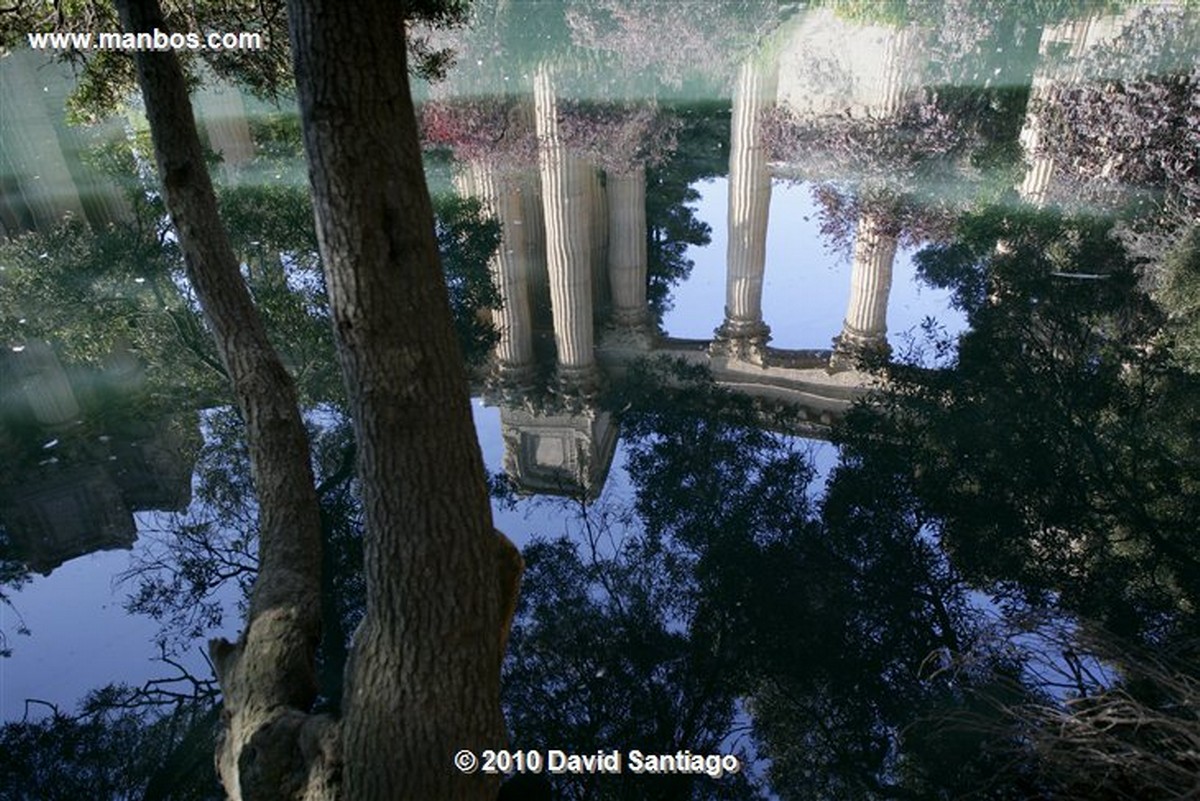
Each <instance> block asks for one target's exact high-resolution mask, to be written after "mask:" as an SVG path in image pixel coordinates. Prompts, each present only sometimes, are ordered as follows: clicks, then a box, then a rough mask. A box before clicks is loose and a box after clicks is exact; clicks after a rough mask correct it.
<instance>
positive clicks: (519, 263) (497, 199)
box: [455, 161, 534, 384]
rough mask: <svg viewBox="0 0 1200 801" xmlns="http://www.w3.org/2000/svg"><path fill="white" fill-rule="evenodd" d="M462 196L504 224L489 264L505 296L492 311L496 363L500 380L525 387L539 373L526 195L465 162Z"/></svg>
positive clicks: (459, 179) (489, 168)
mask: <svg viewBox="0 0 1200 801" xmlns="http://www.w3.org/2000/svg"><path fill="white" fill-rule="evenodd" d="M455 182H456V184H458V188H459V191H460V193H462V194H466V195H469V196H472V197H475V198H477V199H478V200H479V201H480V203H481V204H482V205H483V209H484V213H485V214H487V215H488V216H490V217H493V218H495V219H496V220H497V222H499V224H500V246H499V247H498V248H497V249H496V253H495V254H493V256H492V259H491V261H489V262H488V269H489V271H490V272H491V276H492V281H493V282H494V283H495V285H496V288H497V289H498V290H499V292H500V297H501V300H502V303H501V307H500V308H499V309H496V310H494V311H493V312H492V324H493V325H495V326H496V330H497V331H498V332H499V334H500V340H499V342H497V343H496V350H495V359H496V367H497V369H498V371H499V373H500V378H501V380H503V381H506V382H513V383H515V384H523V383H524V382H526V381H528V380H529V379H530V378H531V377H532V375H533V370H534V359H533V319H532V312H531V310H530V298H529V274H528V273H529V253H528V249H527V244H526V242H525V231H526V225H525V221H524V219H523V211H522V203H521V191H520V188H519V187H518V186H517V185H516V184H515V182H511V181H508V180H506V179H505V178H503V177H501V176H500V175H499V174H498V173H497V171H496V168H495V165H493V164H491V163H489V162H486V161H473V162H470V163H468V164H466V165H465V166H464V167H463V169H462V170H461V171H460V173H459V175H458V176H456V179H455Z"/></svg>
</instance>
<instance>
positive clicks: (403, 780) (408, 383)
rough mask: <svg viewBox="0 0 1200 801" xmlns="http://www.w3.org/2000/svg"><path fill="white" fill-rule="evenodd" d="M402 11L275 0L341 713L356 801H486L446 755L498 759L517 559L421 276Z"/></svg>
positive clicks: (431, 275) (421, 191)
mask: <svg viewBox="0 0 1200 801" xmlns="http://www.w3.org/2000/svg"><path fill="white" fill-rule="evenodd" d="M404 7H405V4H403V3H394V2H387V1H386V0H369V2H356V3H347V2H345V1H344V0H291V1H290V2H289V16H290V26H291V36H292V50H293V57H294V59H295V68H296V83H297V89H298V93H299V99H300V111H301V123H302V129H303V134H304V144H305V149H306V151H307V155H308V161H309V177H310V181H311V184H312V192H313V205H314V207H315V210H316V218H317V231H318V236H319V239H320V243H321V255H322V257H323V261H324V268H325V278H326V284H327V287H328V291H329V301H330V310H331V315H332V318H333V324H334V334H335V339H336V343H337V351H338V359H339V362H340V365H341V369H342V374H343V378H344V380H345V383H346V387H347V391H348V395H349V400H350V409H351V414H352V418H353V421H354V430H355V435H356V438H357V442H358V470H359V478H360V481H361V486H362V494H363V499H362V500H363V505H364V512H365V523H366V533H365V536H366V540H365V543H364V551H365V571H366V582H367V600H366V614H365V617H364V619H363V622H362V624H361V625H360V627H359V630H358V631H357V632H356V634H355V637H354V644H353V651H352V653H351V657H350V665H349V667H348V669H347V674H348V675H347V684H346V690H345V694H344V697H343V709H342V737H343V739H342V744H343V788H342V789H343V794H344V797H345V798H347V799H354V801H374V800H375V799H388V801H405V800H410V801H431V800H432V799H438V800H439V801H453V799H489V801H490V799H491V798H494V797H495V793H496V783H495V777H488V776H483V775H480V774H477V773H476V774H463V773H460V772H458V771H457V770H456V769H455V767H454V764H453V758H454V755H455V753H456V752H457V751H458V750H459V749H463V748H467V749H471V750H473V751H475V752H478V751H480V750H481V749H485V748H499V747H503V744H504V736H505V735H504V725H503V720H502V717H501V713H500V702H499V695H500V688H499V674H500V660H501V651H502V648H503V634H501V635H500V636H497V633H498V632H503V631H505V630H506V627H507V618H508V614H509V613H510V611H511V606H512V603H513V601H514V600H515V583H516V581H517V578H518V576H519V555H517V554H516V552H515V550H514V549H512V546H511V545H507V547H505V545H504V544H503V543H505V542H506V541H504V540H503V539H502V538H500V537H497V535H496V534H495V532H494V530H493V528H492V521H491V509H490V506H489V502H488V496H487V492H486V485H485V481H484V471H483V462H482V459H481V456H480V451H479V445H478V442H477V440H476V437H475V430H474V425H473V422H472V417H471V409H470V398H469V395H468V384H467V376H466V372H465V367H464V365H463V361H462V356H461V353H460V350H459V345H458V342H457V340H456V337H455V333H454V328H453V325H452V322H451V316H450V308H449V300H448V296H447V292H446V287H445V282H444V279H443V276H442V271H441V268H440V265H439V261H438V253H437V246H436V240H435V238H434V230H433V211H432V207H431V204H430V201H429V195H428V190H427V189H426V185H425V175H424V170H423V167H422V164H421V152H420V145H419V142H418V137H417V125H416V118H415V115H414V112H413V105H412V98H411V95H410V93H409V86H408V66H407V63H406V55H405V35H404V27H403V21H402V15H403V13H404Z"/></svg>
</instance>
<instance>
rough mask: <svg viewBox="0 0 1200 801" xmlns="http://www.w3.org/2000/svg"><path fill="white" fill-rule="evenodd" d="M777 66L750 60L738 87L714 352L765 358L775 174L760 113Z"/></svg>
mask: <svg viewBox="0 0 1200 801" xmlns="http://www.w3.org/2000/svg"><path fill="white" fill-rule="evenodd" d="M775 81H776V76H775V68H774V66H773V65H762V64H757V63H755V62H752V61H751V62H746V63H745V64H743V65H742V66H741V68H740V69H739V70H738V77H737V83H736V85H735V87H734V92H733V118H732V121H731V131H730V147H729V244H728V247H727V250H726V256H725V261H726V267H725V269H726V284H725V322H724V323H722V325H721V327H720V328H718V329H717V330H716V339H715V340H714V342H713V349H714V352H717V353H723V354H725V355H728V356H730V357H733V358H738V359H744V360H747V361H751V362H754V363H755V364H762V363H763V359H764V357H765V355H766V345H767V341H768V340H769V339H770V338H771V337H770V329H768V328H767V326H766V324H765V323H763V319H762V292H763V272H764V269H765V267H766V244H767V214H768V211H769V209H770V205H771V176H770V173H769V172H768V171H767V156H766V149H765V147H764V145H763V141H762V128H761V126H760V125H759V118H760V115H761V113H762V111H763V110H764V109H765V108H767V107H769V106H770V105H771V104H772V103H773V102H774V94H775Z"/></svg>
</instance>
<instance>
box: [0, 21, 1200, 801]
mask: <svg viewBox="0 0 1200 801" xmlns="http://www.w3.org/2000/svg"><path fill="white" fill-rule="evenodd" d="M427 46H428V47H429V48H431V49H436V48H441V47H445V48H450V49H451V50H452V51H453V53H454V56H455V63H454V65H453V66H452V67H451V68H450V69H449V70H448V72H447V74H446V76H445V77H444V78H442V79H441V80H438V81H435V82H433V83H432V84H427V83H419V84H418V85H417V86H416V87H415V88H414V91H415V92H416V93H417V95H418V100H419V108H418V114H419V117H420V120H419V124H420V126H421V130H422V135H423V137H424V140H425V142H426V144H427V163H426V167H427V173H428V177H429V182H430V187H431V190H432V192H433V194H434V195H435V198H436V203H435V205H436V206H437V212H438V226H439V228H438V230H439V237H440V241H441V244H442V252H443V261H444V262H445V265H446V269H447V275H448V280H449V282H450V286H451V295H452V303H453V305H454V307H455V315H456V320H457V322H458V323H459V329H460V334H461V336H462V341H463V348H464V353H465V355H466V357H467V359H468V361H469V362H470V364H471V365H472V387H471V392H472V395H473V397H474V398H475V399H476V400H475V403H474V405H473V409H474V412H475V420H476V427H477V430H478V433H479V440H480V445H481V448H482V451H483V457H484V461H485V463H486V466H487V469H488V472H489V474H491V476H492V484H493V497H494V499H495V504H494V508H495V514H496V520H497V526H498V527H499V528H500V529H501V530H503V531H505V532H506V533H507V534H508V535H509V536H510V537H511V538H512V539H513V540H514V541H515V542H517V543H518V544H519V545H520V546H521V547H522V549H523V551H524V553H525V557H526V561H527V573H526V576H525V580H524V584H523V587H522V605H521V607H520V609H519V611H518V618H517V622H516V625H515V628H514V631H513V634H512V638H511V641H510V643H509V657H508V661H507V663H506V666H505V704H506V709H507V712H508V716H509V721H510V727H511V730H512V741H513V747H514V748H519V749H536V750H538V751H539V752H540V753H543V754H544V753H545V752H546V751H547V750H548V749H564V750H567V751H572V752H576V753H595V752H597V751H605V752H608V751H611V750H612V749H619V750H621V751H622V752H628V751H629V750H630V749H640V750H642V751H644V752H648V753H651V752H652V753H675V752H678V751H680V750H685V749H686V750H689V751H691V752H692V753H694V754H722V753H728V754H734V755H736V756H737V757H738V759H739V760H741V762H742V763H743V766H744V769H743V770H742V771H741V772H739V773H738V774H736V775H732V776H728V775H726V776H721V777H720V778H713V777H711V776H708V775H702V774H699V775H697V774H675V775H669V776H664V775H647V774H635V773H633V772H631V771H626V772H624V773H622V774H621V775H615V776H614V775H609V776H579V775H575V776H561V777H556V778H554V779H553V781H552V786H553V788H554V793H555V794H556V797H561V798H571V799H585V798H587V799H592V798H631V799H632V798H638V799H640V798H663V799H667V798H671V799H676V798H678V799H685V798H704V799H709V798H711V799H717V798H756V797H778V798H831V799H842V798H956V797H963V796H968V795H971V794H978V795H980V796H982V797H987V798H1032V797H1045V798H1108V797H1112V798H1128V797H1137V798H1172V797H1181V796H1182V795H1183V794H1184V793H1185V792H1186V791H1187V790H1188V789H1189V788H1192V784H1191V782H1193V781H1194V778H1193V777H1194V776H1195V775H1197V771H1200V764H1198V763H1197V757H1196V755H1195V749H1194V748H1191V750H1190V751H1189V746H1188V743H1189V742H1193V741H1194V740H1193V739H1192V738H1195V737H1197V736H1200V723H1198V721H1200V709H1198V708H1197V706H1196V701H1195V698H1196V696H1195V693H1194V688H1195V682H1196V681H1197V679H1198V674H1197V669H1196V665H1197V662H1196V661H1195V658H1194V657H1195V645H1194V644H1195V642H1196V641H1197V640H1196V637H1197V635H1200V617H1198V616H1197V609H1198V606H1197V604H1198V603H1200V540H1198V539H1197V536H1198V534H1200V532H1197V526H1196V521H1197V520H1200V449H1198V448H1200V446H1198V445H1197V443H1198V442H1200V437H1198V434H1200V430H1198V427H1197V426H1198V422H1200V418H1198V416H1197V414H1196V412H1197V407H1196V403H1197V401H1196V399H1197V398H1198V397H1200V395H1198V394H1197V390H1198V389H1200V386H1197V382H1198V378H1197V376H1198V373H1200V322H1198V318H1197V310H1198V309H1200V262H1198V258H1200V224H1198V222H1197V220H1198V215H1197V209H1198V208H1200V172H1198V168H1197V155H1198V153H1200V133H1198V131H1200V116H1198V115H1200V88H1198V87H1200V84H1198V81H1200V68H1198V67H1197V53H1198V51H1200V47H1198V46H1200V13H1198V12H1197V11H1196V10H1195V8H1194V5H1193V6H1189V5H1187V4H1184V5H1182V6H1181V5H1176V4H1161V5H1160V4H1146V5H1143V4H1133V3H1120V2H1114V3H1109V4H1104V5H1101V4H1080V5H1073V4H1069V3H1062V4H1058V3H1025V4H1012V3H984V2H966V0H961V1H960V0H946V1H945V2H930V3H915V2H910V3H908V4H904V3H898V4H884V3H869V2H864V3H857V2H845V3H829V4H820V3H816V4H813V5H812V6H811V7H805V6H802V5H801V4H776V3H708V2H687V3H682V2H681V3H627V2H626V3H621V2H615V0H605V1H604V2H586V3H585V2H578V3H573V2H568V3H563V4H558V3H553V4H552V3H533V2H514V3H510V2H480V3H477V4H476V7H475V8H474V10H473V12H472V17H471V23H470V25H469V26H467V27H466V28H462V29H454V30H450V31H445V30H439V31H433V32H431V33H429V36H428V39H427ZM74 88H75V78H74V77H73V75H72V73H71V71H70V69H69V68H68V67H66V66H64V65H61V64H56V63H52V62H51V61H50V59H49V58H48V56H47V54H45V53H34V52H31V51H28V50H20V49H18V50H15V51H13V52H11V53H9V54H8V55H6V56H5V57H4V58H0V636H2V637H3V639H2V640H0V646H2V647H3V649H4V651H5V654H6V655H5V656H4V657H3V658H2V659H0V715H2V717H3V721H4V722H5V725H4V728H3V730H2V731H3V733H2V734H0V738H3V743H0V745H2V746H3V749H4V753H6V754H7V758H6V761H7V763H8V765H7V767H0V797H6V798H7V797H13V798H51V797H54V798H58V797H64V798H66V797H83V796H79V795H77V794H75V795H73V793H75V792H76V791H75V790H72V789H71V788H89V789H87V791H86V793H85V794H86V796H87V797H96V798H109V797H111V798H126V797H139V798H140V797H147V798H149V797H155V798H169V797H174V798H204V797H219V790H218V788H217V786H216V784H215V777H214V776H213V775H212V768H211V758H210V756H209V755H210V754H211V732H212V727H213V725H214V721H215V713H214V712H213V709H214V706H213V705H214V704H215V703H216V702H217V700H218V699H217V697H216V688H215V684H214V682H213V680H212V676H211V669H210V666H209V665H208V663H207V661H206V659H205V658H204V656H203V650H204V646H203V644H204V643H205V642H206V641H207V639H208V638H209V637H213V636H225V637H229V638H231V639H232V638H233V637H234V636H235V632H237V631H238V630H239V628H240V615H241V611H242V604H243V602H244V598H245V592H246V590H247V589H248V586H249V583H250V582H251V581H252V579H253V575H254V569H255V557H254V552H255V526H256V522H255V507H254V497H253V492H252V487H251V482H250V479H249V468H248V464H247V461H246V455H245V452H244V445H243V444H242V440H241V434H240V425H239V422H238V419H237V415H236V413H235V412H234V411H233V409H232V406H231V399H230V398H229V397H228V395H227V391H226V388H225V384H224V381H223V378H222V375H221V373H220V368H219V363H218V361H217V358H216V354H215V350H214V349H213V348H212V346H211V344H210V343H209V341H208V339H207V334H206V332H205V330H204V324H203V322H202V320H201V318H200V316H199V314H198V310H197V305H196V302H195V300H194V297H193V296H192V294H191V291H190V289H189V287H188V286H187V284H186V282H185V281H184V279H183V277H182V262H181V257H180V254H179V253H178V251H177V249H176V247H175V246H174V239H173V235H172V234H171V233H170V231H169V227H168V225H167V223H166V221H165V219H164V214H163V210H162V208H161V204H160V203H159V200H158V197H157V190H156V183H155V181H156V179H155V177H154V175H153V168H152V166H151V161H152V159H151V158H150V155H149V151H148V149H147V148H148V134H147V132H146V130H145V121H144V118H143V117H142V116H141V114H140V111H139V109H138V105H137V103H136V102H133V101H131V102H130V103H129V104H128V105H127V106H125V107H124V108H123V110H122V112H121V113H120V114H118V115H116V116H113V117H110V118H108V119H107V121H105V122H103V123H99V124H93V125H71V124H69V123H68V122H67V119H66V117H65V116H64V108H65V106H66V105H67V102H68V101H67V98H68V96H69V95H70V93H71V92H72V91H73V90H74ZM193 102H194V105H195V108H196V110H197V114H198V117H199V121H200V124H201V126H202V128H203V132H204V134H205V136H206V137H207V143H208V146H209V147H210V148H211V150H212V152H213V163H212V165H211V168H212V171H213V174H214V176H215V177H216V178H217V180H218V182H219V184H220V187H221V188H220V195H221V202H222V207H223V212H224V216H225V219H226V222H227V225H228V226H229V228H230V232H231V236H232V238H233V240H234V245H235V248H236V250H237V252H238V253H239V254H240V256H241V258H242V259H243V264H244V272H245V275H246V277H247V280H248V281H249V283H250V285H251V287H252V290H253V292H254V294H255V297H256V300H257V301H258V302H259V305H260V307H261V309H262V311H263V314H264V317H265V318H266V320H267V323H268V326H269V328H270V329H271V332H272V335H273V337H274V338H275V340H276V343H277V346H278V347H279V350H280V352H281V355H282V356H283V358H284V360H285V363H286V364H287V365H288V367H289V369H291V370H292V372H293V374H294V375H295V377H296V380H297V384H298V386H299V388H300V393H301V398H302V403H303V405H304V411H305V415H306V419H307V420H308V422H309V424H310V427H311V431H312V435H313V442H314V464H315V465H316V467H317V474H318V482H319V483H320V485H321V488H322V505H323V508H324V511H325V512H326V515H325V517H326V518H327V519H326V522H325V526H324V529H325V534H326V540H327V543H328V550H329V553H328V560H327V561H328V564H327V568H328V572H329V573H330V575H331V576H332V578H331V579H330V581H329V587H328V588H327V590H328V597H327V598H326V599H325V600H326V604H325V609H326V613H327V617H328V620H329V621H332V623H331V625H330V626H329V627H330V629H331V630H332V632H333V633H332V634H331V635H330V638H329V639H330V643H326V645H325V646H324V650H323V653H322V670H323V674H324V676H325V677H324V678H323V703H325V704H326V705H327V706H329V707H333V708H336V705H337V701H338V697H339V695H340V682H339V681H338V679H337V677H338V676H340V673H341V661H340V660H342V659H344V649H343V648H341V647H339V646H338V645H337V643H338V642H340V640H341V638H340V635H344V634H346V633H348V632H350V631H352V630H353V628H354V625H356V623H357V620H358V616H359V614H360V610H361V601H360V600H359V599H360V594H361V591H362V586H361V573H360V570H359V568H358V559H359V556H360V550H359V535H360V509H359V507H358V504H357V500H356V483H355V480H354V477H353V471H352V469H350V465H351V464H352V454H353V443H352V436H351V434H350V427H349V420H348V413H347V411H346V408H345V401H344V396H343V391H342V388H341V386H340V383H339V377H338V374H337V370H336V365H335V364H334V361H333V356H332V345H331V339H330V336H329V332H328V330H327V324H326V316H325V314H326V313H325V308H324V297H323V285H322V279H321V275H320V263H319V258H318V256H317V254H316V240H315V234H314V233H313V231H312V223H311V209H310V208H309V202H308V199H307V194H306V185H305V167H304V164H303V158H302V152H301V147H300V142H299V130H298V120H297V117H296V113H295V111H294V108H293V107H292V106H291V105H290V103H288V102H286V101H279V102H268V101H266V100H263V99H261V98H257V97H255V96H254V95H253V94H252V93H251V92H250V91H249V90H248V89H243V88H238V87H235V86H234V85H232V84H230V83H228V82H224V81H219V80H216V79H210V80H207V81H205V82H203V85H202V86H201V87H200V88H198V90H197V92H196V94H195V95H194V101H193ZM430 436H431V437H436V436H437V432H430ZM331 643H332V644H331ZM1148 721H1150V722H1148ZM1139 722H1140V725H1135V724H1138V723H1139ZM1085 746H1086V747H1085ZM1102 768H1103V769H1102ZM79 792H84V791H82V790H80V791H79ZM97 793H98V794H97Z"/></svg>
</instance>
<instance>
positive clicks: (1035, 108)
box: [1017, 16, 1117, 208]
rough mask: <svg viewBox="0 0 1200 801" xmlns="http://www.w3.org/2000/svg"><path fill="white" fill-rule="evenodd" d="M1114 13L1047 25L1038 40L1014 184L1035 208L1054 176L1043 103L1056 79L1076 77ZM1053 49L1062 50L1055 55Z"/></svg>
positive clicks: (1043, 202)
mask: <svg viewBox="0 0 1200 801" xmlns="http://www.w3.org/2000/svg"><path fill="white" fill-rule="evenodd" d="M1115 19H1117V18H1116V17H1105V18H1098V17H1096V16H1087V17H1084V18H1083V19H1075V20H1066V21H1064V22H1060V23H1058V24H1057V25H1050V26H1047V27H1046V28H1045V29H1044V30H1043V31H1042V38H1041V42H1040V43H1039V44H1038V67H1037V69H1036V70H1034V73H1033V81H1032V83H1031V85H1030V88H1029V101H1028V103H1027V105H1026V112H1025V121H1024V123H1023V124H1022V126H1021V133H1020V136H1019V141H1020V143H1021V147H1022V149H1023V150H1024V151H1025V160H1026V169H1025V175H1024V177H1023V178H1022V179H1021V182H1020V183H1019V184H1018V185H1017V193H1018V194H1019V195H1020V196H1021V199H1022V200H1024V201H1025V202H1027V203H1030V204H1032V205H1034V206H1037V207H1038V208H1041V207H1043V206H1045V205H1046V201H1047V195H1048V192H1049V189H1050V182H1051V181H1052V180H1053V178H1054V166H1055V165H1054V157H1053V156H1051V155H1049V154H1047V153H1046V152H1045V151H1044V144H1043V141H1044V139H1045V122H1044V121H1043V119H1042V114H1043V111H1044V108H1043V107H1044V106H1045V104H1046V103H1047V102H1048V101H1049V100H1050V98H1051V96H1052V94H1053V92H1052V90H1053V88H1054V86H1055V84H1056V83H1073V82H1075V81H1076V80H1078V78H1079V74H1078V62H1079V59H1080V57H1081V56H1082V55H1083V53H1084V52H1085V51H1086V50H1087V49H1088V47H1089V46H1091V45H1092V44H1094V42H1095V40H1096V39H1097V37H1101V36H1103V35H1104V34H1105V33H1106V32H1109V31H1108V29H1110V28H1112V27H1113V25H1114V23H1113V22H1112V20H1115ZM1055 51H1065V52H1062V54H1061V55H1058V56H1056V55H1055ZM1056 61H1058V62H1065V64H1064V63H1055V62H1056Z"/></svg>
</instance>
